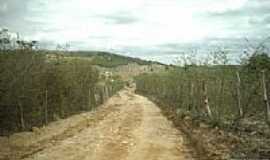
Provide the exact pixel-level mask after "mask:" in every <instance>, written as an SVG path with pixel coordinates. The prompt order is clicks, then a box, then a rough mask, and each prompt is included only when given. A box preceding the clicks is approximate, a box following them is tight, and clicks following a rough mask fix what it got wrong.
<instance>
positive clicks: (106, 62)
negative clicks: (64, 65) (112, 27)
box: [65, 51, 164, 68]
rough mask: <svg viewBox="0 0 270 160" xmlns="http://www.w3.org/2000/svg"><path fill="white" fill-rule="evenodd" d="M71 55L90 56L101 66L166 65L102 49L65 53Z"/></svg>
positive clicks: (94, 62) (95, 63) (93, 62)
mask: <svg viewBox="0 0 270 160" xmlns="http://www.w3.org/2000/svg"><path fill="white" fill-rule="evenodd" d="M65 55H67V56H70V57H88V58H91V63H92V64H93V65H98V66H101V67H108V68H111V67H118V66H122V65H128V64H130V63H137V64H138V65H153V64H156V65H164V64H162V63H159V62H154V61H147V60H142V59H140V58H132V57H127V56H123V55H118V54H114V53H110V52H101V51H76V52H69V53H68V54H65Z"/></svg>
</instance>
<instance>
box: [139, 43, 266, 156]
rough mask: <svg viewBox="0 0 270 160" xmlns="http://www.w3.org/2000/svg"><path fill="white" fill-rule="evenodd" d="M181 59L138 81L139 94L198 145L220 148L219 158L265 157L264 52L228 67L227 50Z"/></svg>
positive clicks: (142, 76)
mask: <svg viewBox="0 0 270 160" xmlns="http://www.w3.org/2000/svg"><path fill="white" fill-rule="evenodd" d="M261 48H263V47H261ZM184 57H185V58H184V59H183V58H182V60H183V61H184V62H185V63H184V66H182V67H175V68H174V69H170V70H167V71H166V72H162V73H153V74H144V75H140V76H138V77H136V85H137V92H138V93H140V94H143V95H146V96H148V97H149V98H151V99H152V100H154V101H155V102H157V103H158V104H159V105H160V106H161V108H162V109H163V111H164V112H165V114H166V115H167V116H168V117H169V118H171V119H172V120H173V121H174V122H175V124H176V125H181V128H182V129H183V128H184V130H185V131H186V132H187V134H189V135H191V136H192V135H193V136H194V137H197V139H196V140H195V141H202V142H203V143H202V144H201V147H205V148H207V147H209V146H213V147H216V148H211V149H210V150H215V149H219V150H220V152H221V153H220V156H221V155H224V154H225V153H222V152H223V151H224V150H225V148H227V149H228V148H229V150H230V151H229V152H230V155H227V156H230V157H233V158H269V156H270V145H269V144H270V129H269V127H270V121H269V119H270V108H269V101H268V97H269V94H270V86H269V85H268V84H269V83H270V81H269V80H270V57H269V56H268V53H266V52H264V50H256V51H255V52H254V53H253V54H252V55H251V56H250V57H248V58H247V59H245V60H243V61H242V62H241V65H228V56H227V52H226V51H218V52H215V53H214V54H211V55H210V56H209V57H210V58H211V63H203V64H202V63H200V64H198V63H196V61H194V59H196V58H194V57H189V56H188V55H187V56H184ZM209 57H208V58H209ZM205 62H209V60H206V61H205ZM184 121H188V123H183V122H184ZM183 124H186V126H183ZM200 127H202V128H204V129H202V130H204V132H201V131H202V130H198V128H200ZM205 128H207V129H205ZM213 130H215V132H214V133H213V134H214V135H211V134H212V132H211V131H213ZM210 133H211V134H210ZM204 135H206V137H204ZM214 136H216V138H214ZM211 140H212V141H211ZM196 143H197V142H196ZM223 144H225V145H226V147H223V146H221V145H223ZM196 145H198V144H196ZM210 152H211V151H210ZM209 154H219V153H217V152H215V153H209Z"/></svg>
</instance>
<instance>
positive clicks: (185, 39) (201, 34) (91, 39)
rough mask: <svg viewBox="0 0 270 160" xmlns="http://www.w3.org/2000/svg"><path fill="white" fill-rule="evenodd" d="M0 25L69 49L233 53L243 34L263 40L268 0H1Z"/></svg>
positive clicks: (269, 15)
mask: <svg viewBox="0 0 270 160" xmlns="http://www.w3.org/2000/svg"><path fill="white" fill-rule="evenodd" d="M0 1H1V0H0ZM0 27H7V28H9V29H10V30H11V31H13V32H19V33H21V34H22V36H24V37H26V38H28V39H35V40H39V41H43V42H44V46H53V45H54V44H58V43H60V44H64V43H66V42H67V43H71V46H72V49H74V50H80V49H82V50H87V49H89V50H90V49H94V50H108V51H111V50H113V51H114V52H119V53H123V54H124V53H129V54H130V55H132V56H140V57H147V58H150V57H156V58H157V57H158V58H157V59H161V57H162V56H163V57H164V58H165V59H167V58H169V57H174V56H176V55H178V54H180V53H181V52H186V51H190V50H191V49H198V50H204V51H205V50H207V48H210V49H211V48H213V47H214V46H224V47H230V48H231V50H232V51H233V52H236V51H237V50H238V51H239V50H241V49H242V48H243V47H245V45H244V44H243V43H244V38H245V37H248V38H249V39H252V40H254V41H260V40H261V39H264V38H265V37H266V36H267V35H268V34H269V30H270V1H269V0H219V1H217V0H170V1H168V0H148V1H145V0H136V1H127V0H111V1H108V0H98V1H89V0H69V1H66V0H58V1H57V3H56V2H55V0H27V1H21V0H6V1H4V0H2V2H1V4H0ZM48 48H50V47H48ZM239 48H240V49H239ZM171 59H172V58H171Z"/></svg>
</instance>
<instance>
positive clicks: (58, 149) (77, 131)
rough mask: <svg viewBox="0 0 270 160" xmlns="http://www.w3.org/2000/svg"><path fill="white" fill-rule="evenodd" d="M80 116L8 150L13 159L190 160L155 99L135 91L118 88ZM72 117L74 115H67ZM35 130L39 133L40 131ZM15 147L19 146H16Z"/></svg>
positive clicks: (181, 135) (180, 140)
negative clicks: (36, 139) (72, 122)
mask: <svg viewBox="0 0 270 160" xmlns="http://www.w3.org/2000/svg"><path fill="white" fill-rule="evenodd" d="M84 116H85V117H86V118H85V121H86V123H83V124H84V125H81V127H78V126H77V127H76V126H75V127H73V129H72V130H66V131H65V132H64V133H62V134H60V135H57V136H54V138H51V139H48V140H42V141H39V142H38V145H29V146H27V147H26V149H24V150H21V152H20V153H15V152H16V151H15V150H14V149H15V148H13V151H14V153H13V154H14V155H16V154H17V155H19V156H17V157H16V156H14V155H13V159H24V160H190V159H192V156H191V154H190V152H191V151H190V150H189V149H188V148H187V147H186V146H185V143H184V139H183V134H182V133H181V132H180V131H178V130H177V129H175V128H174V127H173V125H172V123H171V122H170V121H168V120H167V119H166V118H165V117H164V116H163V115H162V114H161V112H160V109H159V108H158V107H157V106H156V105H155V104H153V103H152V102H151V101H149V100H148V99H147V98H145V97H142V96H139V95H136V94H135V93H134V90H133V89H124V90H122V91H121V92H120V93H119V94H118V95H117V96H114V97H112V98H111V99H109V100H108V101H107V102H106V103H105V104H104V105H103V106H101V108H100V109H99V110H98V111H96V112H95V113H94V114H93V113H91V114H85V115H84ZM72 118H74V117H71V118H69V119H70V120H72ZM75 118H76V117H75ZM75 118H74V119H75ZM66 123H67V122H66ZM78 125H80V124H78ZM82 126H83V127H82ZM60 127H61V126H59V127H58V128H59V130H61V128H60ZM45 130H46V129H45ZM51 132H53V130H52V131H51ZM69 132H70V133H69ZM38 134H40V136H42V134H43V133H38ZM46 134H47V135H49V134H50V133H46ZM26 141H27V140H26ZM35 148H36V149H35ZM11 150H12V149H11ZM19 150H20V148H18V150H17V151H19ZM27 150H28V151H27ZM29 150H32V151H29ZM23 152H27V153H23ZM11 154H12V153H11ZM9 157H12V156H10V155H9Z"/></svg>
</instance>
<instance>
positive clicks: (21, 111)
mask: <svg viewBox="0 0 270 160" xmlns="http://www.w3.org/2000/svg"><path fill="white" fill-rule="evenodd" d="M19 110H20V123H21V129H22V131H23V130H25V122H24V113H23V106H22V103H21V102H19Z"/></svg>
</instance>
